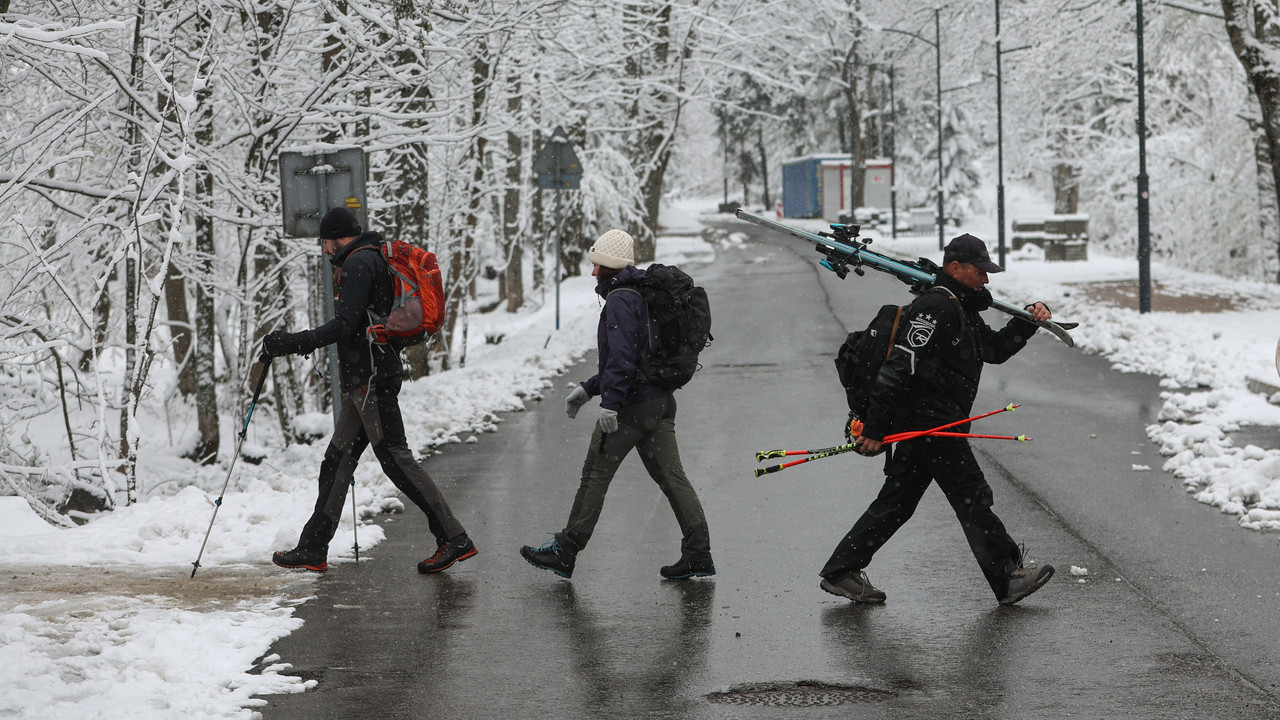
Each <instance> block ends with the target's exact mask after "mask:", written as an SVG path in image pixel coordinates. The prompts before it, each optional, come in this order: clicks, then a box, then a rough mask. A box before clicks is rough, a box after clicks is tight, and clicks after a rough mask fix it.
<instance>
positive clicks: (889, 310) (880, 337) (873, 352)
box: [836, 286, 965, 420]
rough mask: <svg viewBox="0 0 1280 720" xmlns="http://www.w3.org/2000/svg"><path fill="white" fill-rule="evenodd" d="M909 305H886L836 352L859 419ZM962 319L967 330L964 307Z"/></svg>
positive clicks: (851, 407) (852, 408) (838, 367)
mask: <svg viewBox="0 0 1280 720" xmlns="http://www.w3.org/2000/svg"><path fill="white" fill-rule="evenodd" d="M931 289H939V290H942V291H943V292H945V293H947V295H949V296H950V297H952V298H953V299H954V298H955V295H954V294H952V293H951V291H950V290H947V289H946V288H944V287H938V286H935V288H931ZM926 292H928V291H926ZM957 302H959V301H958V300H957ZM906 309H907V306H906V305H884V306H882V307H881V308H880V310H879V312H877V313H876V316H875V317H874V318H872V319H871V323H870V324H868V325H867V327H866V329H865V330H858V331H857V332H851V333H849V336H848V337H846V338H845V340H844V344H843V345H841V346H840V350H839V352H837V353H836V372H837V373H838V374H839V375H840V384H841V385H843V386H844V393H845V398H846V399H847V400H848V401H849V412H850V414H851V415H852V416H853V417H855V418H857V419H859V420H864V419H866V417H867V411H868V410H870V409H871V391H872V390H873V389H875V386H876V376H877V375H879V374H880V366H881V365H883V364H884V361H885V360H887V359H888V358H889V353H890V351H892V350H893V346H894V343H895V342H896V341H897V338H898V329H899V326H900V324H901V321H902V313H903V311H904V310H906ZM960 322H961V328H962V332H963V327H964V322H965V318H964V311H963V310H961V311H960Z"/></svg>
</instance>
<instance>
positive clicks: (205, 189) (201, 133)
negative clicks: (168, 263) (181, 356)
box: [188, 21, 247, 465]
mask: <svg viewBox="0 0 1280 720" xmlns="http://www.w3.org/2000/svg"><path fill="white" fill-rule="evenodd" d="M202 24H203V21H202ZM205 32H207V29H206V30H205ZM205 77H208V76H207V75H206V76H205ZM211 95H212V93H211V91H210V89H209V88H208V87H207V86H206V87H205V88H204V89H202V90H199V91H197V92H196V99H197V101H198V102H199V107H200V108H201V109H202V110H203V112H201V114H200V115H199V121H198V123H197V126H196V131H195V139H196V144H197V145H199V146H200V147H204V148H207V147H212V146H213V118H214V113H213V112H212V111H211V108H210V106H209V105H210V104H209V98H210V96H211ZM213 190H214V181H213V171H212V169H211V168H210V167H209V166H208V165H202V166H200V167H198V168H196V187H195V196H196V203H195V206H196V208H205V207H212V206H213V205H214V204H215V203H216V200H215V199H214V197H213ZM195 226H196V255H197V256H198V257H199V262H200V263H201V264H202V265H203V272H201V273H200V277H201V282H199V283H197V284H196V373H195V374H196V388H197V389H196V425H197V427H198V428H199V431H200V438H199V440H198V441H197V442H196V446H195V447H194V448H192V450H191V454H190V455H189V456H188V457H190V458H191V459H192V460H195V461H196V462H198V463H200V464H201V465H212V464H213V463H215V462H217V460H218V448H219V446H220V445H221V431H220V430H219V427H218V385H217V378H216V375H215V372H214V368H215V363H214V354H215V352H216V345H217V343H216V340H217V326H216V322H215V317H214V313H215V312H216V309H215V307H214V297H213V282H212V281H213V277H214V274H213V272H214V269H213V259H214V257H215V256H216V253H217V250H216V248H215V247H214V237H213V230H214V226H213V218H212V217H210V216H209V215H207V214H205V213H204V212H203V211H202V210H199V209H197V210H196V212H195ZM246 364H247V363H246Z"/></svg>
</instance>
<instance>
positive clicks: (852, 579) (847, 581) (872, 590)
mask: <svg viewBox="0 0 1280 720" xmlns="http://www.w3.org/2000/svg"><path fill="white" fill-rule="evenodd" d="M818 587H820V588H822V589H823V590H826V591H827V592H829V593H831V594H832V595H839V596H840V597H843V598H848V599H850V600H852V601H854V602H856V603H882V602H884V600H885V597H886V596H885V594H884V592H883V591H880V590H877V589H876V587H875V586H874V585H872V584H871V581H870V580H868V579H867V574H866V573H865V572H862V571H859V572H856V573H845V575H844V576H843V577H840V578H839V579H838V580H828V579H827V578H822V582H820V583H818Z"/></svg>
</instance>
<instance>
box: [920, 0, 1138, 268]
mask: <svg viewBox="0 0 1280 720" xmlns="http://www.w3.org/2000/svg"><path fill="white" fill-rule="evenodd" d="M1139 2H1141V0H1139ZM933 39H934V43H933V49H934V50H935V51H936V55H937V61H936V64H935V65H934V79H935V80H937V83H938V84H937V87H938V107H937V118H938V249H939V250H942V249H943V247H944V246H945V245H944V243H943V240H942V236H943V229H942V226H943V225H946V224H947V220H946V215H944V214H943V208H942V188H943V176H942V21H941V20H940V19H939V11H938V9H937V8H934V9H933Z"/></svg>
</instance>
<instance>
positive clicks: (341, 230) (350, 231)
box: [320, 207, 360, 240]
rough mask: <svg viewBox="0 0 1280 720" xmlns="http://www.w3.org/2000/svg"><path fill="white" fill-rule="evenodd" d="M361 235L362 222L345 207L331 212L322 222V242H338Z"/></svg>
mask: <svg viewBox="0 0 1280 720" xmlns="http://www.w3.org/2000/svg"><path fill="white" fill-rule="evenodd" d="M359 234H360V221H359V220H357V219H356V216H355V214H354V213H352V212H351V211H350V210H348V209H346V208H344V207H336V208H334V209H332V210H330V211H329V212H327V213H325V214H324V217H323V218H321V220H320V239H321V240H338V239H340V238H348V237H355V236H357V235H359Z"/></svg>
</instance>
